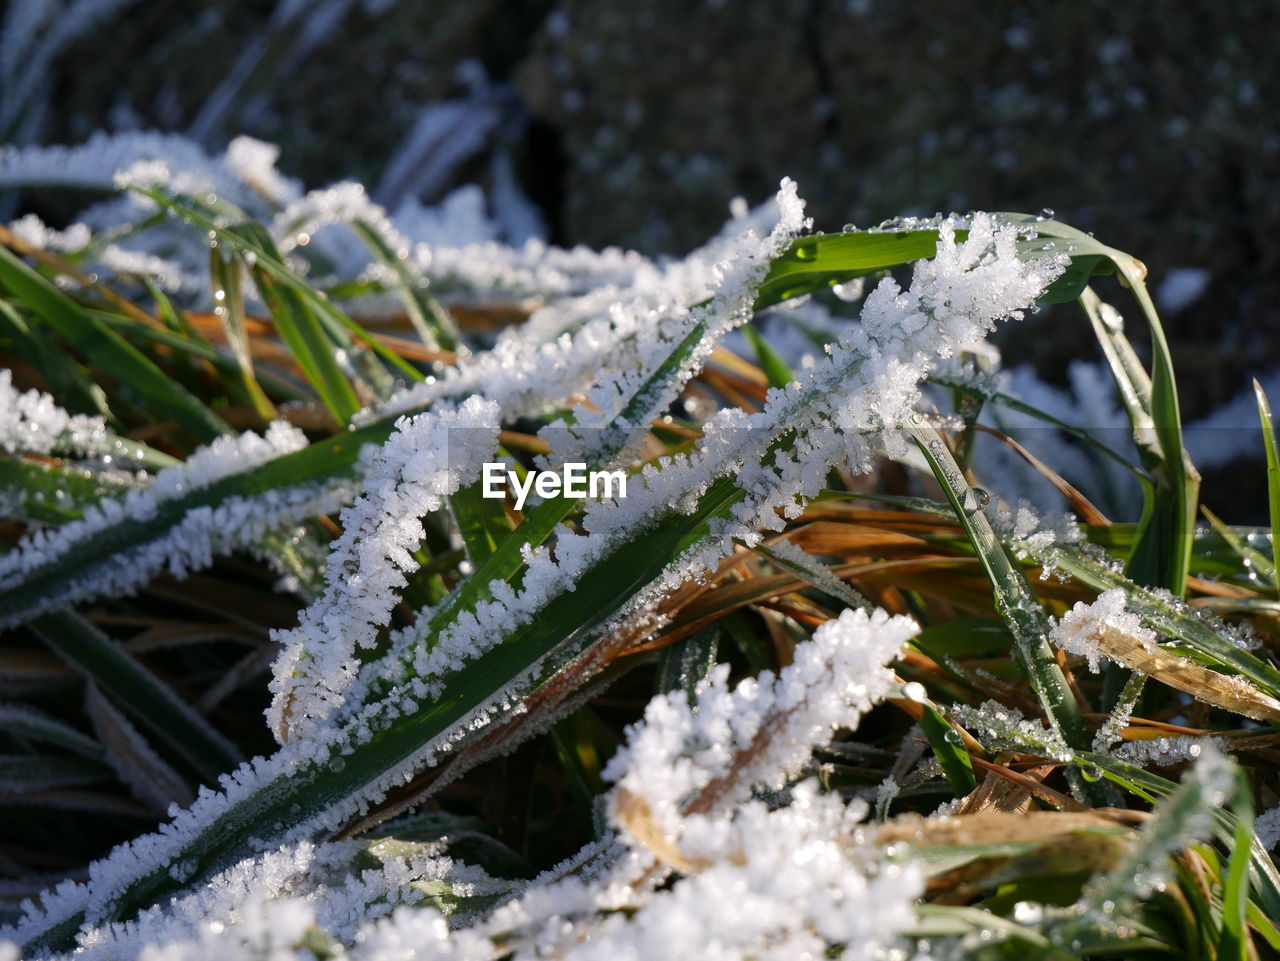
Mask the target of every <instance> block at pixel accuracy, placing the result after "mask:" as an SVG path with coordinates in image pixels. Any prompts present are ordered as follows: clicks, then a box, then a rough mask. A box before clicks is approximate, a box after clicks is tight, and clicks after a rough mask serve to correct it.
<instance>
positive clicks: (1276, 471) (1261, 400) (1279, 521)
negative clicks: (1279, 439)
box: [1253, 380, 1280, 592]
mask: <svg viewBox="0 0 1280 961" xmlns="http://www.w3.org/2000/svg"><path fill="white" fill-rule="evenodd" d="M1253 390H1254V393H1255V394H1256V395H1257V398H1258V419H1259V420H1261V421H1262V445H1263V447H1264V448H1265V449H1266V454H1267V504H1268V507H1269V508H1270V512H1271V558H1272V571H1273V572H1274V570H1275V567H1276V563H1277V562H1276V558H1277V557H1278V556H1280V553H1278V552H1280V547H1277V545H1280V452H1278V451H1277V446H1276V425H1275V422H1274V421H1273V420H1272V419H1271V402H1270V401H1268V400H1267V395H1266V393H1265V392H1264V391H1263V389H1262V385H1261V384H1259V383H1258V382H1257V381H1256V380H1255V381H1254V382H1253ZM1276 590H1277V592H1280V580H1277V582H1276Z"/></svg>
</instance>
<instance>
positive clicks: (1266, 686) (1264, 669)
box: [1046, 547, 1280, 698]
mask: <svg viewBox="0 0 1280 961" xmlns="http://www.w3.org/2000/svg"><path fill="white" fill-rule="evenodd" d="M1046 559H1047V560H1048V561H1049V562H1050V563H1052V564H1053V566H1055V567H1057V568H1059V569H1060V570H1062V571H1064V572H1065V573H1067V574H1070V575H1071V576H1072V577H1074V578H1075V579H1076V580H1078V581H1080V582H1081V583H1082V584H1086V585H1088V586H1089V587H1091V588H1093V589H1094V590H1096V591H1098V592H1102V591H1108V590H1112V589H1113V588H1117V587H1118V588H1121V589H1122V590H1123V591H1124V593H1125V602H1126V606H1127V607H1128V609H1129V610H1131V611H1133V612H1134V613H1135V614H1138V615H1139V616H1140V617H1141V618H1142V619H1143V620H1144V621H1145V622H1146V623H1147V624H1148V625H1150V626H1151V627H1154V628H1155V629H1156V630H1158V631H1160V632H1161V633H1163V634H1167V635H1168V636H1169V637H1173V638H1177V639H1178V640H1179V641H1182V642H1183V643H1184V644H1186V645H1188V647H1190V648H1191V651H1192V652H1193V653H1196V654H1198V655H1199V656H1200V657H1201V658H1202V659H1207V660H1208V662H1209V663H1210V664H1213V665H1217V666H1219V667H1222V668H1225V669H1226V670H1228V671H1232V672H1236V673H1239V674H1241V675H1243V676H1244V677H1246V678H1247V679H1248V680H1250V681H1251V682H1252V683H1253V684H1255V685H1256V686H1257V687H1258V688H1260V689H1261V690H1262V691H1263V692H1264V693H1266V694H1268V695H1270V696H1271V697H1273V698H1280V670H1278V669H1277V668H1275V667H1273V666H1272V665H1271V664H1270V663H1269V662H1267V661H1264V660H1262V659H1261V658H1259V657H1258V656H1256V655H1255V654H1253V653H1251V652H1249V651H1246V650H1245V649H1244V648H1242V647H1239V646H1238V645H1236V644H1233V643H1232V642H1231V641H1230V640H1228V639H1226V638H1224V637H1222V636H1220V635H1219V634H1218V633H1217V632H1216V631H1215V630H1213V629H1212V628H1211V627H1209V625H1207V624H1205V623H1204V622H1203V621H1202V620H1200V619H1199V618H1197V617H1195V616H1193V615H1191V614H1188V613H1185V612H1183V611H1182V610H1180V609H1178V608H1177V607H1175V606H1174V605H1172V604H1170V603H1169V602H1168V601H1167V600H1165V599H1164V598H1162V597H1161V596H1160V595H1158V594H1156V593H1154V592H1152V591H1150V590H1147V589H1146V588H1144V587H1141V586H1140V585H1138V584H1136V583H1134V582H1133V581H1131V580H1129V579H1128V578H1126V577H1125V576H1124V575H1123V574H1118V573H1116V572H1115V571H1113V570H1112V569H1111V568H1110V567H1108V566H1107V565H1106V564H1105V563H1103V562H1102V561H1099V560H1098V559H1097V558H1095V557H1091V556H1089V555H1088V554H1087V553H1085V552H1084V551H1080V550H1070V549H1066V548H1062V547H1054V548H1052V549H1051V550H1050V551H1049V552H1048V555H1047V558H1046Z"/></svg>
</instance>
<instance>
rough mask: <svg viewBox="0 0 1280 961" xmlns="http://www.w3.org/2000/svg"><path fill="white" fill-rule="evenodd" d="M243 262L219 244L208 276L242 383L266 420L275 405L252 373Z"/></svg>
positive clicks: (260, 415)
mask: <svg viewBox="0 0 1280 961" xmlns="http://www.w3.org/2000/svg"><path fill="white" fill-rule="evenodd" d="M243 270H244V268H243V266H242V264H241V262H240V260H239V259H238V258H236V257H234V256H230V257H229V256H225V255H224V254H223V253H222V251H220V250H218V248H216V247H215V248H214V249H213V250H212V251H210V252H209V277H210V279H211V280H212V282H213V299H214V303H215V307H214V313H215V314H217V316H218V320H219V321H221V323H222V330H223V332H224V333H225V334H226V337H227V343H228V344H229V345H230V347H231V353H232V355H233V356H234V357H235V359H236V363H237V364H238V365H239V366H240V384H241V385H242V387H243V388H244V391H245V394H246V395H247V396H248V399H249V403H250V404H251V405H252V406H253V409H254V411H255V412H257V414H258V416H259V417H261V418H262V419H263V420H264V421H270V420H274V419H275V416H276V409H275V406H274V405H273V404H272V403H271V401H270V400H269V399H268V398H267V395H266V394H265V393H263V390H262V388H261V387H260V386H259V385H258V379H257V378H256V377H255V376H254V373H253V356H252V355H251V354H250V352H249V334H248V331H247V330H246V324H245V312H244V287H243V284H242V274H243Z"/></svg>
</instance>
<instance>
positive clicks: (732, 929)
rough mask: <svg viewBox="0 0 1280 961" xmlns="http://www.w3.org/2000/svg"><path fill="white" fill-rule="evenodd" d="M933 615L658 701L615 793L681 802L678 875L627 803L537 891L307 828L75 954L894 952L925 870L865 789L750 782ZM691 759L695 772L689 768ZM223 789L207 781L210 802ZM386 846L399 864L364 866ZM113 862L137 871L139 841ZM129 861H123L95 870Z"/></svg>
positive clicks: (620, 759)
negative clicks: (902, 857) (432, 894)
mask: <svg viewBox="0 0 1280 961" xmlns="http://www.w3.org/2000/svg"><path fill="white" fill-rule="evenodd" d="M916 631H917V627H916V625H915V623H914V622H913V621H911V620H910V619H909V618H905V617H890V616H888V615H887V614H885V613H884V612H883V611H877V612H875V613H874V614H872V615H867V614H866V613H865V612H862V611H858V612H845V613H844V614H842V615H841V617H840V618H839V619H837V620H833V621H830V622H828V623H827V624H826V625H824V626H823V627H821V628H819V629H818V631H817V632H815V634H814V637H813V639H812V640H811V641H808V642H805V643H802V644H800V645H798V646H797V648H796V651H795V660H794V661H793V663H792V664H791V665H790V666H788V667H786V668H784V669H783V670H782V671H781V672H780V673H779V674H778V675H777V676H774V675H772V674H764V675H761V676H760V677H759V678H757V679H752V680H748V681H744V682H742V683H741V684H739V685H738V686H737V688H735V689H733V690H730V689H729V687H728V684H727V678H726V676H725V674H724V672H723V671H722V670H717V671H716V672H715V673H714V674H713V675H712V677H711V678H710V679H708V680H707V681H706V682H705V683H704V684H703V685H702V686H701V687H700V689H699V691H698V694H697V698H696V706H695V707H693V708H690V706H689V704H688V702H687V700H686V699H685V697H684V695H683V694H679V695H675V696H667V695H663V696H659V697H657V698H655V699H654V701H653V702H652V703H651V705H650V707H649V709H648V710H647V711H646V714H645V719H644V720H643V721H642V722H640V723H639V724H637V725H635V726H634V727H633V728H632V729H631V730H630V731H629V733H628V745H627V747H625V748H624V749H622V750H621V751H620V752H619V753H618V754H617V755H616V756H615V758H614V760H613V761H612V762H611V763H610V765H609V768H608V773H609V776H611V777H613V778H615V779H616V781H617V783H616V786H615V787H614V789H613V792H612V795H611V796H612V797H613V799H614V800H615V802H616V801H617V800H618V799H619V798H620V797H621V796H623V795H624V793H632V792H642V793H640V794H633V795H632V796H633V797H636V796H638V797H643V798H644V799H645V800H646V801H647V802H648V803H650V804H651V805H652V806H653V808H654V809H661V810H664V811H669V813H671V814H673V815H674V817H675V818H676V823H675V829H676V832H677V833H676V835H674V837H675V838H676V843H678V845H679V846H680V849H681V852H682V854H683V855H684V857H685V858H686V859H687V862H688V863H687V864H685V865H683V866H682V867H680V868H679V869H678V870H679V874H680V875H681V876H677V877H675V878H674V879H673V880H672V883H670V884H667V885H664V884H663V883H662V882H663V881H664V880H665V879H666V878H668V877H671V868H672V866H671V865H670V864H664V863H663V861H662V860H661V858H659V859H657V860H655V858H654V856H653V854H654V852H652V851H651V850H650V847H651V845H652V844H653V843H654V842H653V835H652V833H650V832H647V831H645V830H643V829H642V825H640V824H639V822H637V821H636V820H634V819H630V820H628V819H625V818H624V819H621V822H620V826H621V829H622V830H621V834H620V840H619V841H614V842H609V841H605V842H598V843H595V844H593V845H589V846H588V847H587V848H586V849H584V850H583V851H582V852H581V853H580V854H579V855H578V856H577V857H575V858H573V859H571V861H570V862H568V863H567V864H566V865H564V866H562V867H560V868H557V869H553V870H552V871H550V872H547V873H546V874H544V875H542V876H540V877H539V878H538V879H536V880H535V881H533V882H531V883H529V884H528V885H526V886H524V887H523V889H522V890H520V889H519V885H517V884H513V883H512V882H504V881H498V880H495V879H493V878H490V877H488V876H487V875H485V874H484V872H482V871H479V870H477V869H475V868H469V867H467V866H465V865H461V864H458V863H456V862H454V861H452V860H451V859H449V858H447V857H443V856H441V855H440V852H439V850H437V849H436V848H435V847H433V846H432V845H407V846H405V845H398V844H397V842H374V843H373V844H372V846H368V845H366V844H365V843H363V842H355V841H343V842H336V843H330V844H323V845H318V846H317V845H313V844H311V843H308V842H306V841H302V842H300V843H295V844H291V845H286V846H282V847H279V848H276V849H273V850H270V851H266V852H264V853H262V854H260V855H257V856H255V857H252V858H249V859H246V860H244V861H242V862H240V863H238V864H236V865H234V866H232V867H230V868H228V869H226V870H224V871H222V872H220V873H218V874H216V875H215V876H213V877H212V878H211V879H209V881H208V882H206V883H202V884H201V885H200V886H199V887H197V888H195V889H193V890H191V891H190V892H188V893H186V894H182V895H179V896H178V897H175V898H173V899H172V900H170V901H169V902H168V903H165V904H161V905H157V906H156V907H154V908H151V909H149V910H147V911H145V912H143V913H142V914H141V915H140V916H139V917H138V918H137V919H136V920H134V921H131V922H128V923H124V924H120V923H108V924H102V925H94V924H89V925H87V926H86V927H85V928H84V929H82V931H81V932H80V934H79V937H78V941H79V947H78V949H77V950H76V951H75V953H74V955H73V956H74V957H75V958H77V959H79V961H106V959H118V958H139V959H156V961H158V959H160V958H164V959H166V961H168V959H174V958H178V959H189V961H204V959H213V958H217V959H231V961H237V959H242V958H243V959H249V958H261V957H271V958H280V959H297V961H301V959H304V958H307V957H310V955H309V954H308V953H307V951H308V949H307V948H306V947H305V946H304V945H305V944H307V943H312V944H314V943H337V944H345V945H349V946H350V947H349V950H348V954H349V956H350V957H352V958H353V959H368V961H409V959H412V958H421V957H431V958H441V959H450V958H457V959H464V958H465V959H472V961H479V959H490V958H498V957H503V956H510V957H512V958H514V959H518V961H533V959H536V958H545V957H549V956H556V957H563V958H566V959H575V961H589V959H590V961H595V959H600V961H605V959H609V961H612V959H627V961H631V959H634V961H644V959H648V958H654V957H676V956H681V955H682V954H683V953H686V950H687V947H688V945H689V943H690V939H691V938H693V937H696V940H697V944H698V952H699V956H700V957H711V958H716V959H724V961H730V959H733V961H737V959H747V958H760V957H799V956H822V955H824V954H829V955H830V956H833V957H840V958H846V959H849V961H855V959H864V958H865V959H872V958H883V957H885V956H886V953H887V952H890V951H892V950H893V949H894V948H895V947H896V946H897V939H898V936H899V934H900V932H902V931H903V930H904V929H905V928H906V927H908V926H909V925H910V924H912V923H913V921H914V918H915V909H914V902H915V899H916V898H917V897H918V896H919V894H920V892H921V891H922V888H923V883H922V878H921V877H920V875H919V873H918V871H916V870H915V869H914V868H912V867H909V866H906V867H904V866H899V865H893V864H887V863H885V862H883V860H882V859H881V856H880V853H879V850H878V849H877V848H875V847H873V846H871V845H870V844H868V843H867V842H866V841H865V840H864V839H863V837H862V834H861V827H860V824H861V821H862V819H863V817H864V816H865V814H866V811H865V806H864V805H861V804H854V805H846V804H845V803H844V802H843V801H842V800H841V799H840V798H839V797H838V796H835V795H830V794H823V793H820V792H819V791H818V789H817V786H816V784H815V783H814V782H813V781H812V780H807V781H802V782H800V783H797V784H794V785H792V786H791V787H790V788H789V789H788V790H787V792H786V796H785V802H786V803H785V804H784V805H783V806H781V807H772V808H771V807H770V806H768V805H766V804H764V803H762V802H761V801H759V800H754V799H751V798H750V794H751V789H752V787H753V786H765V787H774V788H780V787H782V786H783V784H784V782H785V781H786V780H787V779H788V777H789V776H791V775H794V774H795V773H796V772H798V771H799V770H800V768H801V766H802V764H803V761H804V759H805V758H806V757H807V756H808V754H809V752H810V751H811V750H812V749H813V747H814V746H815V745H818V744H821V743H823V742H825V741H826V739H827V738H828V737H829V736H830V734H831V731H832V729H833V728H835V727H837V726H853V725H856V724H857V722H858V719H859V717H860V716H861V714H862V713H863V712H864V711H865V710H866V709H868V708H869V707H870V706H871V705H872V704H874V703H875V702H876V701H878V700H879V699H880V698H882V697H883V696H884V694H885V693H886V691H887V690H888V688H889V686H890V684H891V683H892V676H893V675H892V672H891V670H890V669H889V668H888V667H887V666H886V665H887V663H888V661H890V660H891V659H892V658H893V656H894V655H895V654H896V653H897V652H898V651H899V650H900V649H901V647H902V645H903V644H904V643H905V642H906V640H907V639H908V638H910V637H911V636H913V635H914V634H915V633H916ZM673 763H674V764H675V765H676V766H677V767H678V768H679V769H680V770H681V771H682V774H679V775H677V776H676V777H675V778H674V779H673V778H672V777H671V775H670V766H671V764H673ZM694 769H696V771H695V770H694ZM691 791H692V792H693V794H692V795H690V792H691ZM680 795H683V796H680ZM669 802H670V803H671V804H673V805H674V806H673V807H670V808H668V806H667V805H668V803H669ZM682 802H683V803H682ZM213 803H214V798H213V797H212V796H209V795H207V796H206V797H205V798H204V799H202V801H201V802H199V803H198V804H197V807H200V806H201V805H204V806H206V807H208V806H209V805H211V804H213ZM775 803H776V802H775ZM171 833H172V832H171ZM143 840H144V841H145V839H143ZM405 847H408V848H409V850H408V851H406V850H404V848H405ZM366 848H367V849H368V850H369V852H370V853H372V854H373V855H375V856H376V857H377V858H378V859H379V860H380V861H381V862H382V868H381V869H380V870H363V871H355V870H353V869H352V867H351V865H352V864H353V863H354V861H355V859H356V858H357V856H358V855H360V854H361V852H362V851H364V850H365V849H366ZM659 853H660V852H659ZM109 861H115V862H116V865H115V869H116V870H118V869H119V868H121V867H123V866H124V852H117V853H116V854H114V855H113V856H112V858H111V859H109ZM179 869H180V868H179V867H175V868H174V870H179ZM110 875H111V871H109V870H108V865H107V862H100V863H99V864H98V865H95V866H94V868H93V870H92V871H91V877H93V878H96V879H100V880H105V879H106V878H107V877H109V876H110ZM429 890H436V891H440V890H445V891H447V892H448V893H449V894H450V896H452V897H455V898H462V899H466V898H470V897H479V898H486V897H488V898H492V897H495V896H496V897H498V898H507V899H508V900H506V903H505V904H503V905H502V906H500V907H499V908H498V909H497V910H495V911H492V912H491V913H488V914H487V915H486V914H484V913H481V914H478V915H470V916H469V915H468V914H467V912H466V910H465V908H464V909H463V910H462V911H461V913H460V914H459V915H457V916H456V918H455V923H453V924H452V925H450V924H447V923H446V922H445V920H444V918H443V917H442V916H441V915H440V914H439V913H438V911H437V910H436V909H435V908H434V907H432V906H431V905H430V904H428V903H425V894H426V893H427V891H429ZM63 893H64V896H67V897H70V896H71V895H72V893H73V892H72V890H71V889H68V890H67V891H65V892H63ZM81 903H83V902H81ZM464 904H465V900H464ZM622 909H625V910H622ZM15 933H17V934H18V936H19V937H21V936H23V931H22V930H21V929H19V931H17V932H15ZM317 938H319V939H320V941H319V942H317V941H316V940H315V939H317ZM304 939H308V940H304ZM330 939H332V940H331V941H330ZM832 949H837V953H835V954H831V953H830V952H831V951H832Z"/></svg>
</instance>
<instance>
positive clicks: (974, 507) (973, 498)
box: [960, 487, 991, 517]
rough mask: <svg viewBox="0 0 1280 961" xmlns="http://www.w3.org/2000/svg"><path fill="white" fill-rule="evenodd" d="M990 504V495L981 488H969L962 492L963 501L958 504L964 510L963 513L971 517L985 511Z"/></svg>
mask: <svg viewBox="0 0 1280 961" xmlns="http://www.w3.org/2000/svg"><path fill="white" fill-rule="evenodd" d="M990 503H991V495H990V494H988V493H987V491H986V490H985V489H984V488H982V487H970V488H968V489H967V490H965V492H964V499H963V500H962V501H961V502H960V506H961V507H962V508H964V512H965V513H966V514H968V515H969V516H970V517H972V516H973V515H974V514H976V513H978V511H983V510H986V509H987V505H988V504H990Z"/></svg>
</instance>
